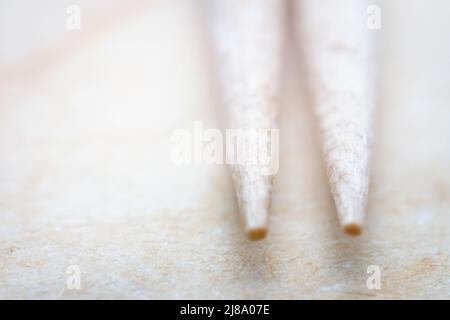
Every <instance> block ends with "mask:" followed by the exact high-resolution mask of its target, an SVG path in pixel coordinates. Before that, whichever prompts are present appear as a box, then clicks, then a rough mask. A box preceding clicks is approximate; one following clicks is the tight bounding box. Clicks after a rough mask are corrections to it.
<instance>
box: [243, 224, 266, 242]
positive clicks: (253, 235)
mask: <svg viewBox="0 0 450 320" xmlns="http://www.w3.org/2000/svg"><path fill="white" fill-rule="evenodd" d="M247 236H248V238H249V239H250V240H252V241H257V240H262V239H264V238H265V237H266V236H267V228H266V227H259V228H254V229H250V230H248V231H247Z"/></svg>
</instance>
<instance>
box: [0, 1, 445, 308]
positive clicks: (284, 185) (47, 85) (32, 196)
mask: <svg viewBox="0 0 450 320" xmlns="http://www.w3.org/2000/svg"><path fill="white" fill-rule="evenodd" d="M299 3H301V1H300V0H298V1H295V0H293V1H286V5H287V6H289V7H290V8H294V10H293V11H292V12H291V13H290V14H289V15H288V17H289V18H287V19H286V24H287V25H289V28H288V30H289V32H288V34H287V35H286V48H285V49H286V50H285V55H284V59H283V63H284V67H283V81H282V88H281V96H280V98H281V119H280V143H281V154H280V171H279V173H278V175H277V176H276V177H275V182H274V183H275V184H274V194H273V205H272V207H273V210H272V215H271V221H270V234H269V236H268V238H267V239H266V240H264V241H262V242H256V243H252V242H249V241H248V240H247V239H246V238H245V235H244V233H243V230H242V226H241V224H240V221H239V215H238V211H237V206H236V200H235V197H234V192H233V188H232V184H231V180H230V177H229V172H228V170H227V168H226V167H225V166H220V165H197V166H195V165H192V166H176V165H175V164H174V163H173V162H172V159H171V149H172V144H171V134H172V133H173V132H174V130H176V129H180V128H182V129H187V130H191V128H192V125H193V121H196V120H200V121H202V122H203V124H204V126H205V127H211V128H215V127H218V126H219V124H218V123H219V119H218V116H217V114H218V112H217V111H218V110H217V109H218V108H219V106H220V92H219V90H218V85H217V79H216V65H215V60H214V57H212V56H211V53H212V50H211V45H210V38H209V37H210V33H209V31H210V21H209V20H208V19H209V18H210V15H209V12H208V11H209V9H208V7H209V3H208V1H206V0H205V1H181V0H178V1H175V0H169V1H167V0H166V1H162V0H149V1H137V0H129V1H119V0H76V1H65V0H64V1H61V0H58V1H57V0H41V1H26V0H14V1H13V0H0V150H1V152H0V298H4V299H11V298H19V299H31V298H32V299H86V298H87V299H111V298H119V299H124V298H136V299H147V298H149V299H159V298H165V299H178V298H179V299H210V298H216V299H221V298H226V299H247V298H253V299H264V298H265V299H278V298H283V299H299V298H325V299H331V298H341V299H344V298H363V299H365V298H375V299H379V298H450V260H449V259H450V145H449V140H450V106H449V104H450V90H449V88H450V42H449V41H448V39H447V38H448V33H449V31H450V19H449V18H450V2H448V1H446V0H431V1H425V0H408V1H407V0H390V1H388V0H385V1H376V2H374V3H376V4H378V5H379V6H380V8H381V17H382V21H381V29H380V30H378V31H374V32H377V33H379V37H378V38H379V48H380V50H379V51H380V63H379V74H380V79H379V83H380V86H379V87H380V96H379V108H378V113H377V128H376V134H375V137H376V146H375V150H374V159H373V170H372V184H371V191H370V200H369V213H368V219H367V228H366V230H365V233H364V234H363V235H362V237H360V238H357V239H353V238H348V237H346V236H345V235H343V234H341V230H340V229H339V227H338V224H337V221H336V214H335V209H334V207H333V203H332V201H331V196H330V194H329V191H328V185H327V181H326V178H325V173H324V168H323V163H322V160H321V158H320V154H319V147H318V142H317V140H316V134H315V132H314V129H313V128H314V125H313V123H312V120H313V119H312V117H311V114H310V107H311V106H309V105H308V104H307V103H306V100H305V99H304V95H303V87H304V79H303V77H302V71H301V70H302V66H301V65H302V61H301V59H300V57H299V56H298V54H297V53H296V50H297V49H298V46H300V45H301V43H297V42H296V38H295V29H296V26H297V25H298V23H299V22H298V21H296V20H295V17H296V13H295V10H299V9H295V8H297V7H299V6H298V4H299ZM77 9H79V13H80V15H79V17H80V19H79V21H78V20H76V19H75V20H74V17H75V16H74V14H75V15H76V13H77ZM74 10H75V11H74ZM78 22H79V24H78ZM373 265H375V266H378V267H379V269H380V270H381V288H380V289H379V290H371V289H370V288H369V287H368V286H367V279H368V277H369V276H370V274H368V273H367V272H368V267H369V266H373ZM74 270H75V271H74ZM74 279H75V281H73V280H74ZM74 284H75V285H74Z"/></svg>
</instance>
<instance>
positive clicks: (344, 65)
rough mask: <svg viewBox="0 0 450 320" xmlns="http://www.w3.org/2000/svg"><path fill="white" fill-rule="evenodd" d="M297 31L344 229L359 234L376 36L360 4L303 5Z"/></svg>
mask: <svg viewBox="0 0 450 320" xmlns="http://www.w3.org/2000/svg"><path fill="white" fill-rule="evenodd" d="M296 4H297V9H298V10H297V17H296V18H297V28H298V34H299V41H298V42H299V43H298V45H299V46H300V47H301V51H302V52H303V53H304V59H305V64H306V70H307V71H306V72H307V75H308V77H307V81H308V84H309V87H310V91H311V103H312V104H313V107H314V111H315V114H316V117H317V120H318V128H319V130H320V136H321V141H322V152H323V154H324V158H325V163H326V168H327V175H328V179H329V184H330V188H331V192H332V194H333V198H334V202H335V205H336V210H337V213H338V215H339V220H340V223H341V225H342V228H343V229H344V230H345V231H346V232H347V233H348V234H351V235H359V234H360V233H361V230H362V227H363V224H364V220H365V216H366V206H367V193H368V188H369V172H370V168H369V162H370V156H371V151H372V135H373V134H372V131H373V122H374V118H373V117H374V109H375V104H376V100H375V87H376V81H375V68H376V63H375V61H376V60H375V34H376V32H377V31H376V30H370V29H369V28H368V27H367V24H366V21H367V20H368V16H367V13H366V11H367V8H369V5H370V3H369V1H364V0H319V1H318V0H302V1H298V2H297V3H296Z"/></svg>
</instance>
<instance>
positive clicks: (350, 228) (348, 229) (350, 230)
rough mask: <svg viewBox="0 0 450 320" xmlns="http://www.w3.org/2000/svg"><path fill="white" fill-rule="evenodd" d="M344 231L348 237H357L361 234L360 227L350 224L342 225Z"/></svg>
mask: <svg viewBox="0 0 450 320" xmlns="http://www.w3.org/2000/svg"><path fill="white" fill-rule="evenodd" d="M344 231H345V233H346V234H348V235H350V236H354V237H355V236H359V235H360V234H361V233H362V227H361V226H360V225H359V224H356V223H351V224H347V225H344Z"/></svg>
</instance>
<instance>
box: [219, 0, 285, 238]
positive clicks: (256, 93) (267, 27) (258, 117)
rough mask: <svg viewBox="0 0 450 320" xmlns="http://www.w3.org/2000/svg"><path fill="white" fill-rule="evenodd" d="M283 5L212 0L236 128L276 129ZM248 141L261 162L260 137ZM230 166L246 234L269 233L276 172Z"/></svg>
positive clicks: (270, 0)
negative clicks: (269, 173) (258, 142)
mask: <svg viewBox="0 0 450 320" xmlns="http://www.w3.org/2000/svg"><path fill="white" fill-rule="evenodd" d="M282 6H283V1H279V0H245V1H241V0H216V1H213V7H212V9H213V15H212V18H213V38H214V46H215V49H216V52H217V62H218V64H219V73H220V79H221V82H222V88H223V92H224V97H225V102H226V105H227V108H228V117H229V125H230V127H231V128H232V129H236V130H239V129H243V130H258V129H266V130H267V129H273V128H277V124H276V117H277V103H276V95H277V91H278V77H279V67H280V51H281V46H282V31H281V29H282V22H283V21H282ZM248 142H250V143H249V147H248V148H247V150H246V152H247V160H249V162H255V161H256V162H257V161H258V154H257V148H256V147H255V144H254V142H255V141H254V140H252V139H250V140H248ZM227 151H228V150H227ZM231 169H232V178H233V182H234V186H235V190H236V195H237V199H238V203H239V208H240V211H241V214H242V216H243V218H244V221H245V228H246V232H247V235H248V237H249V238H250V239H252V240H257V239H261V238H264V237H265V236H266V233H267V224H268V214H269V210H270V204H271V193H272V176H271V175H267V174H263V173H262V172H261V170H260V169H261V168H259V166H254V165H245V164H242V163H237V164H236V163H235V164H233V165H232V166H231Z"/></svg>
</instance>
